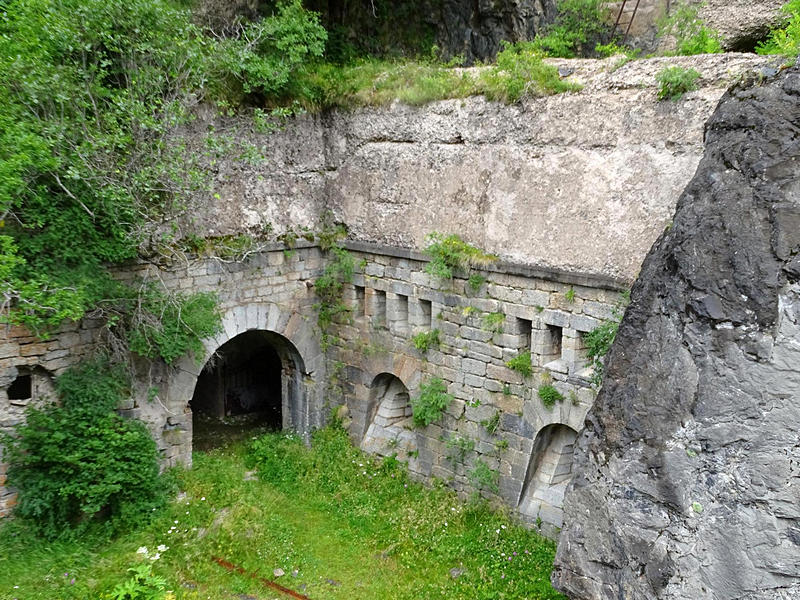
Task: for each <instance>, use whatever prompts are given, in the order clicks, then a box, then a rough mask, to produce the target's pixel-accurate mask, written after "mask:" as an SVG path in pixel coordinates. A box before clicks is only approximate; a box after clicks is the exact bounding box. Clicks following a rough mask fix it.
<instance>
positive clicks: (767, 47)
mask: <svg viewBox="0 0 800 600" xmlns="http://www.w3.org/2000/svg"><path fill="white" fill-rule="evenodd" d="M781 12H782V13H783V14H784V22H783V23H782V25H781V26H780V27H778V28H777V29H773V30H772V31H771V32H770V34H769V38H768V39H767V40H766V41H765V42H762V43H761V44H759V45H758V46H756V52H757V53H758V54H781V55H783V56H787V57H789V58H796V57H797V55H798V54H800V0H791V1H790V2H787V3H786V4H784V5H783V7H781Z"/></svg>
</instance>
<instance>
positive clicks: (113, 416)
mask: <svg viewBox="0 0 800 600" xmlns="http://www.w3.org/2000/svg"><path fill="white" fill-rule="evenodd" d="M56 389H57V390H58V394H59V398H60V400H61V402H60V404H59V403H52V404H48V405H47V406H45V407H43V408H35V407H33V406H31V407H29V408H28V410H27V414H26V422H25V423H23V424H21V425H19V426H17V427H16V431H15V435H0V443H2V445H4V446H5V448H6V454H5V456H4V458H5V459H6V460H8V462H9V465H10V466H9V470H8V480H9V484H10V485H13V486H14V487H16V488H18V489H19V503H18V505H17V514H19V515H20V516H22V517H24V518H26V519H29V520H30V522H31V523H32V524H33V526H34V528H35V529H36V531H38V533H39V534H41V535H43V536H45V537H48V538H56V537H61V538H66V537H75V536H79V535H82V534H83V533H85V532H86V531H88V530H90V529H91V530H97V531H100V532H102V533H106V534H113V533H115V532H117V531H119V530H121V529H126V528H129V527H132V526H135V525H137V524H139V523H141V521H142V520H146V519H147V518H148V516H149V515H150V514H152V511H153V510H154V509H155V508H156V507H158V506H161V505H162V504H163V503H164V501H165V491H166V489H165V486H164V483H163V481H162V480H161V478H160V477H159V468H158V451H157V449H156V445H155V442H154V441H153V439H152V438H151V437H150V434H149V433H148V431H147V429H146V427H145V425H144V423H142V422H140V421H135V420H130V419H124V418H122V417H120V416H119V415H118V414H117V413H116V412H114V409H115V408H116V407H117V406H118V405H119V404H120V402H121V401H122V400H124V399H125V398H127V397H128V395H129V393H130V392H129V380H128V378H127V373H126V371H125V369H124V368H122V367H120V366H119V365H117V366H114V365H113V364H112V363H111V362H110V361H109V360H108V359H107V358H103V357H99V358H95V359H93V360H90V361H87V362H85V363H82V364H81V365H79V366H77V367H73V368H72V369H69V370H67V371H66V372H65V373H64V374H63V375H61V376H60V377H59V378H58V379H57V380H56Z"/></svg>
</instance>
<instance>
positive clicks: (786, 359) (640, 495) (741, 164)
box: [553, 69, 800, 600]
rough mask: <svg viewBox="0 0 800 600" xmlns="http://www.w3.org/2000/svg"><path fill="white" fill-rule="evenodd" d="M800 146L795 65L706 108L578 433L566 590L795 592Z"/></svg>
mask: <svg viewBox="0 0 800 600" xmlns="http://www.w3.org/2000/svg"><path fill="white" fill-rule="evenodd" d="M798 161H800V72H799V71H798V70H797V69H794V70H791V71H789V72H786V73H785V74H783V75H781V76H779V77H777V78H776V79H775V80H774V81H771V82H769V83H768V84H767V85H763V86H759V85H752V86H751V87H740V88H737V89H735V90H733V91H732V92H730V93H729V94H728V95H727V96H726V97H725V99H724V100H723V101H722V102H721V104H720V105H719V107H718V109H717V110H716V112H715V114H714V116H713V117H712V118H711V120H710V121H709V123H708V124H707V129H706V154H705V157H704V158H703V160H702V162H701V164H700V167H699V169H698V172H697V174H696V175H695V177H694V179H693V180H692V182H691V183H690V184H689V186H688V187H687V189H686V191H685V192H684V194H683V195H682V197H681V199H680V200H679V203H678V208H677V212H676V215H675V219H674V226H673V227H672V228H671V229H669V230H668V231H667V232H666V233H665V234H664V235H663V236H662V237H661V238H660V240H659V241H658V242H657V243H656V245H655V246H654V247H653V249H652V250H651V252H650V254H649V255H648V257H647V259H646V260H645V263H644V265H643V267H642V272H641V275H640V277H639V279H638V281H637V283H636V284H635V286H634V289H633V294H632V296H633V302H632V304H631V306H630V307H629V308H628V311H627V313H626V315H625V318H624V319H623V322H622V325H621V327H620V330H619V335H618V338H617V342H616V344H615V345H614V348H613V349H612V351H611V353H610V355H609V359H608V369H607V376H606V379H605V382H604V385H603V389H602V391H601V392H600V395H599V396H598V399H597V401H596V403H595V405H594V407H593V408H592V409H591V411H590V413H589V415H588V417H587V420H586V429H585V430H584V432H583V434H582V435H581V436H580V437H579V442H578V448H577V450H576V459H575V471H576V475H575V478H574V480H573V483H572V484H571V486H570V488H569V489H568V491H567V497H566V501H565V523H566V526H565V528H564V530H563V531H562V534H561V539H560V543H559V548H558V555H557V557H556V569H555V571H554V574H553V581H554V583H555V585H556V586H557V587H558V588H559V589H561V590H563V591H565V592H566V593H567V594H568V595H570V597H571V598H573V599H576V600H577V599H580V600H588V599H592V600H595V599H601V598H602V599H606V598H607V599H611V598H615V599H617V598H626V599H631V600H634V599H642V600H645V599H647V600H653V599H675V600H677V599H686V598H710V599H714V600H733V599H750V600H754V599H762V598H763V599H766V598H781V599H783V598H785V599H788V598H798V597H800V438H799V437H798V427H799V426H800V402H798V400H799V399H800V369H798V365H800V255H798V251H800V176H799V175H800V171H798Z"/></svg>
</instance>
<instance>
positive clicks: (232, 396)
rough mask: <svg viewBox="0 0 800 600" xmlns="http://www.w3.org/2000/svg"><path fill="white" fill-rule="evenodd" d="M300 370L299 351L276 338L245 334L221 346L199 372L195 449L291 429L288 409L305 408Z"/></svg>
mask: <svg viewBox="0 0 800 600" xmlns="http://www.w3.org/2000/svg"><path fill="white" fill-rule="evenodd" d="M304 371H305V367H304V365H303V360H302V358H301V357H300V354H299V353H298V352H297V349H296V348H295V347H294V346H293V345H292V343H291V342H290V341H289V340H287V339H286V338H285V337H283V336H281V335H279V334H277V333H274V332H271V331H259V330H252V331H246V332H244V333H241V334H239V335H237V336H235V337H233V338H232V339H230V340H229V341H227V342H226V343H224V344H223V345H222V346H220V347H219V348H218V349H217V351H216V352H215V353H214V355H213V356H212V357H211V358H210V359H209V360H208V362H207V363H206V364H205V366H204V367H203V370H202V372H201V373H200V375H199V376H198V378H197V383H196V385H195V388H194V394H193V395H192V399H191V401H190V403H189V406H190V408H191V410H192V431H193V445H194V448H195V449H196V450H207V449H210V448H213V447H216V446H219V445H222V444H224V443H227V442H229V441H232V440H235V439H239V438H243V437H245V436H247V435H251V434H252V433H253V432H255V431H261V430H280V429H283V428H284V427H286V426H288V425H289V424H291V422H292V418H291V416H292V415H291V413H292V410H293V409H295V408H296V407H298V406H300V405H302V404H303V402H302V400H303V395H304V386H303V374H304Z"/></svg>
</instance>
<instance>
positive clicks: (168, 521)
mask: <svg viewBox="0 0 800 600" xmlns="http://www.w3.org/2000/svg"><path fill="white" fill-rule="evenodd" d="M194 460H195V465H194V468H193V469H192V470H190V471H180V472H178V473H177V477H178V479H179V482H180V486H181V489H182V490H183V494H182V495H181V496H179V499H178V500H176V501H175V502H173V503H172V504H171V505H170V507H169V508H168V509H166V510H165V511H163V512H161V513H159V514H158V515H156V516H155V517H154V519H153V521H152V522H151V523H149V524H143V525H142V527H141V529H139V530H138V531H135V532H131V533H128V534H125V535H123V536H122V537H119V538H117V539H116V540H114V541H110V542H103V541H101V540H96V539H84V540H81V541H78V542H48V543H45V542H43V541H41V540H39V539H37V538H34V537H33V536H32V534H31V533H30V530H29V529H28V528H27V527H26V526H25V524H24V523H23V522H21V521H19V520H17V521H13V522H10V523H7V524H5V525H4V526H2V529H0V598H1V599H2V600H11V599H12V598H19V599H20V600H22V599H25V600H39V599H41V600H44V599H48V600H50V599H52V598H59V599H65V600H67V599H78V598H81V599H84V598H108V597H109V596H110V592H111V590H112V589H113V588H114V586H115V585H117V584H119V583H120V582H122V581H124V580H126V579H127V578H128V575H127V573H126V571H127V569H128V568H129V567H131V566H133V565H136V564H140V563H143V562H146V561H147V560H148V559H146V558H145V557H144V555H142V554H137V549H138V548H140V547H143V546H144V547H147V548H148V550H149V552H150V555H151V556H152V553H153V552H154V551H155V549H156V547H157V546H158V545H159V544H163V545H164V546H167V547H168V549H167V550H164V551H162V552H160V553H159V554H160V558H159V559H158V560H156V561H153V562H152V564H153V572H154V573H155V574H156V575H159V576H162V577H165V578H166V579H167V581H168V588H167V589H169V590H171V591H172V593H173V596H172V597H174V598H178V599H183V598H187V599H189V598H191V599H194V598H197V599H199V598H203V599H213V600H216V599H220V600H222V599H226V600H228V599H230V598H233V597H236V596H237V595H251V596H254V597H257V598H267V597H269V598H272V597H276V593H274V592H271V591H268V590H266V589H265V588H264V587H263V586H262V585H261V584H259V583H258V582H257V581H254V580H252V579H250V578H248V577H246V576H243V575H238V574H231V573H229V572H227V571H225V570H224V569H222V568H221V567H220V566H219V565H217V564H215V563H214V562H213V561H212V557H215V556H219V557H222V558H224V559H226V560H228V561H230V562H232V563H234V564H237V565H240V566H242V567H243V568H244V569H246V570H247V571H249V572H254V573H257V574H258V575H259V576H262V577H267V578H272V577H273V575H272V573H273V570H274V569H277V568H280V569H283V571H284V572H285V575H284V576H282V577H280V578H278V582H279V583H281V584H282V585H284V586H286V587H289V588H292V589H294V590H297V591H301V592H302V593H303V594H306V595H307V596H309V597H311V598H314V599H315V600H324V599H337V598H341V599H344V598H348V599H349V598H365V599H369V598H386V599H398V600H399V599H409V600H411V599H412V598H413V599H417V598H448V599H456V600H458V599H463V600H467V599H470V600H471V599H474V598H497V599H502V598H506V599H509V600H510V599H512V598H513V599H523V598H528V599H555V598H562V596H560V595H559V594H558V593H556V592H555V591H554V590H553V589H552V588H551V586H550V583H549V574H550V570H551V568H552V561H553V554H554V551H555V546H554V544H553V543H552V542H550V541H548V540H545V539H543V538H541V537H539V536H538V535H536V534H535V533H533V532H531V531H528V530H527V529H525V528H523V527H521V526H519V525H516V524H514V523H513V522H512V521H511V520H510V519H509V517H508V516H506V515H504V514H502V513H499V512H493V511H491V510H489V509H488V508H487V506H486V505H485V504H469V505H465V504H463V503H462V502H461V501H460V500H459V499H458V498H457V497H456V496H455V495H454V494H453V493H452V492H451V491H449V490H448V489H447V488H445V487H444V486H443V485H434V486H433V487H431V488H425V487H423V486H421V485H419V484H417V483H413V482H411V481H410V480H409V479H408V477H407V475H406V472H405V470H404V469H403V468H402V466H401V465H400V464H399V463H397V462H396V461H394V460H392V459H387V460H385V461H384V462H383V463H380V462H378V461H377V460H376V459H374V458H370V457H367V456H365V455H364V454H362V453H361V452H360V451H359V450H357V449H355V448H353V447H352V446H351V445H350V443H349V441H348V438H347V436H346V434H345V433H344V432H343V431H342V430H341V429H339V428H328V429H325V430H322V431H321V432H318V433H317V434H316V435H315V439H314V445H313V448H312V449H308V448H306V447H305V446H304V445H303V444H302V442H301V441H300V440H298V439H296V438H294V437H292V436H285V435H281V434H270V435H267V436H265V437H262V438H259V441H258V442H257V443H256V444H255V445H254V448H253V450H252V451H247V450H246V449H245V446H244V445H242V444H238V445H233V446H231V447H229V448H228V449H224V450H217V451H214V452H210V453H208V454H204V453H196V454H195V457H194ZM248 469H253V470H258V472H259V476H260V478H252V477H248V476H247V475H248ZM451 569H457V570H458V571H457V572H458V573H460V574H459V576H458V577H453V576H452V575H451ZM295 571H296V574H295ZM454 572H456V571H454Z"/></svg>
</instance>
